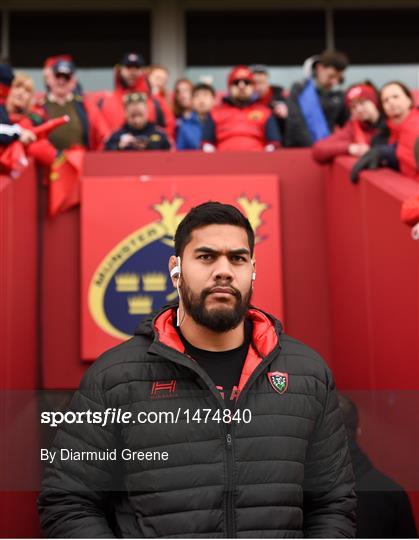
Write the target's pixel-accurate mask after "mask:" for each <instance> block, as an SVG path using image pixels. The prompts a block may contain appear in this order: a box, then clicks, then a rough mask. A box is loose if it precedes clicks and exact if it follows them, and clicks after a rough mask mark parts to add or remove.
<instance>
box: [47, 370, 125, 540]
mask: <svg viewBox="0 0 419 540" xmlns="http://www.w3.org/2000/svg"><path fill="white" fill-rule="evenodd" d="M90 372H91V370H89V371H87V372H86V374H85V376H84V378H83V381H82V383H81V385H80V388H79V390H78V391H77V392H76V393H75V394H74V396H73V399H72V401H71V403H70V407H69V410H71V411H87V410H89V409H90V410H91V411H92V412H94V411H103V410H104V409H106V407H105V404H104V399H103V395H102V392H101V390H100V389H99V388H98V386H97V385H96V382H95V380H94V378H93V377H92V376H91V375H90ZM112 430H113V426H112V425H111V426H108V425H106V426H104V427H102V426H101V425H100V424H89V423H85V422H84V423H72V424H69V423H67V424H62V427H61V428H60V429H59V430H58V432H57V434H56V437H55V439H54V443H53V447H52V448H51V451H52V452H56V453H57V454H56V457H55V459H54V461H53V463H52V464H49V465H48V466H47V468H46V470H45V475H44V478H43V481H42V486H41V493H40V496H39V498H38V509H39V515H40V521H41V526H42V529H43V532H44V535H45V536H47V537H49V538H53V537H54V538H111V537H114V533H113V531H112V530H111V528H110V526H109V524H108V519H109V516H107V514H106V510H105V508H106V504H107V500H108V496H109V495H110V490H111V489H112V484H113V481H112V477H113V475H114V474H115V470H114V469H115V467H116V466H117V464H116V462H114V461H111V460H104V461H102V460H96V459H87V460H86V459H84V460H82V461H80V460H70V459H62V457H63V458H65V457H66V455H65V454H66V453H65V450H68V449H72V450H73V451H101V450H102V451H103V450H106V449H109V450H110V449H114V448H116V441H115V437H114V434H113V432H112ZM61 450H64V456H62V457H61Z"/></svg>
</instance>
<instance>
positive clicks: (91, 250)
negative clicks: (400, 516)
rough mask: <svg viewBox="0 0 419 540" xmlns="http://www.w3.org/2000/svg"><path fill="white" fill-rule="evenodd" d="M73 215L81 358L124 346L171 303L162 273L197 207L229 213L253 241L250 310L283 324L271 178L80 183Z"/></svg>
mask: <svg viewBox="0 0 419 540" xmlns="http://www.w3.org/2000/svg"><path fill="white" fill-rule="evenodd" d="M82 189H83V193H82V201H83V203H82V207H81V294H82V298H81V310H82V313H81V326H82V328H81V357H82V359H83V360H94V359H95V358H96V357H97V356H98V355H99V354H100V353H102V352H103V351H104V350H106V349H108V348H109V347H112V346H114V345H117V344H118V343H120V342H121V341H124V340H126V339H128V338H129V337H130V336H131V335H132V334H133V332H134V330H135V328H136V327H137V325H138V323H139V321H140V320H141V319H142V318H144V317H147V316H149V314H150V313H151V312H153V311H155V310H156V309H159V308H160V307H162V306H163V305H165V304H167V303H168V302H170V301H172V300H175V299H176V298H177V291H176V289H174V288H173V286H172V283H171V280H170V278H169V273H168V259H169V257H170V255H172V254H173V253H174V244H173V236H174V233H175V230H176V227H177V225H178V224H179V222H180V221H181V219H182V218H183V217H184V215H185V214H186V213H187V212H188V211H189V210H190V209H191V208H192V207H193V206H196V205H198V204H200V203H202V202H205V201H209V200H213V201H220V202H224V203H229V204H233V205H235V206H236V207H237V208H239V209H240V210H241V211H242V212H243V213H244V214H245V215H246V216H247V217H248V218H249V220H250V222H251V224H252V226H253V228H254V230H255V235H256V248H255V258H256V262H257V276H258V278H257V281H256V283H255V289H254V297H253V302H254V303H255V304H256V305H257V306H258V307H261V308H262V309H265V310H267V311H269V312H270V313H273V314H275V315H276V316H277V317H279V318H280V319H281V320H284V313H283V288H282V260H281V238H280V193H279V181H278V177H277V176H276V175H240V176H237V175H207V176H190V175H189V176H140V177H138V176H123V177H109V176H107V177H85V178H84V180H83V187H82Z"/></svg>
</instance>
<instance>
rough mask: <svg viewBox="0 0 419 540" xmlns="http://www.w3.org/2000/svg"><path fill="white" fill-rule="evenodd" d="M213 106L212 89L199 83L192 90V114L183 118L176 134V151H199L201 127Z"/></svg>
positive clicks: (213, 92) (213, 95)
mask: <svg viewBox="0 0 419 540" xmlns="http://www.w3.org/2000/svg"><path fill="white" fill-rule="evenodd" d="M214 104H215V91H214V88H213V87H212V86H211V85H209V84H206V83H199V84H196V85H195V86H194V87H193V90H192V109H193V110H192V112H191V113H189V114H188V115H186V116H184V117H183V118H182V120H181V121H180V122H179V124H178V129H177V132H176V148H177V149H178V150H199V149H200V148H201V143H202V125H203V124H204V122H205V121H206V119H207V117H208V114H209V113H210V111H211V109H212V108H213V106H214Z"/></svg>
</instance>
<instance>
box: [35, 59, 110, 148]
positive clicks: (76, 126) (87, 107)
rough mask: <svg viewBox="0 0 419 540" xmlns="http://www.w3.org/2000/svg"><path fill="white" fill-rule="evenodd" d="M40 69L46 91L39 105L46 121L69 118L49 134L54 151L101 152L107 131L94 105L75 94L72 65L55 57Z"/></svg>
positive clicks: (68, 61)
mask: <svg viewBox="0 0 419 540" xmlns="http://www.w3.org/2000/svg"><path fill="white" fill-rule="evenodd" d="M44 69H46V70H47V73H46V74H45V72H44V75H45V76H46V78H47V80H46V83H47V85H48V92H47V94H46V95H45V96H44V97H43V98H42V99H41V100H40V102H39V105H42V107H43V108H44V109H45V111H46V113H47V115H48V117H49V118H59V117H62V116H64V115H68V116H69V117H70V121H69V122H68V123H67V124H65V125H63V126H61V127H59V128H57V129H56V130H54V131H53V132H52V133H51V134H50V136H49V140H50V141H51V143H52V144H53V145H54V146H55V148H57V149H58V150H65V149H68V148H70V147H72V146H77V147H84V148H86V149H89V150H99V149H101V148H102V147H103V142H104V140H105V138H106V137H107V135H108V134H109V130H108V128H107V126H106V123H105V121H104V120H103V118H102V116H101V114H100V111H99V109H98V108H97V106H96V105H95V104H94V103H93V102H92V101H91V100H90V99H88V98H86V97H84V96H83V95H80V94H78V93H76V89H77V84H78V83H77V78H76V75H75V71H76V68H75V65H74V63H73V62H72V61H71V60H67V59H63V57H58V60H56V61H55V62H53V63H48V65H47V66H46V68H44ZM48 70H51V72H49V71H48Z"/></svg>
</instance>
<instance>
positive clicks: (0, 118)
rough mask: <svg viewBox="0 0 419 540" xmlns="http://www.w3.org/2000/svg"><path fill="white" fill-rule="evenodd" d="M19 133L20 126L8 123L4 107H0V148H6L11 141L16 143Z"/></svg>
mask: <svg viewBox="0 0 419 540" xmlns="http://www.w3.org/2000/svg"><path fill="white" fill-rule="evenodd" d="M21 131H22V128H21V126H19V125H18V124H13V123H12V122H11V121H10V118H9V115H8V114H7V110H6V107H5V106H4V105H0V146H8V145H9V144H11V143H12V142H13V141H17V140H18V139H19V137H20V132H21Z"/></svg>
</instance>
